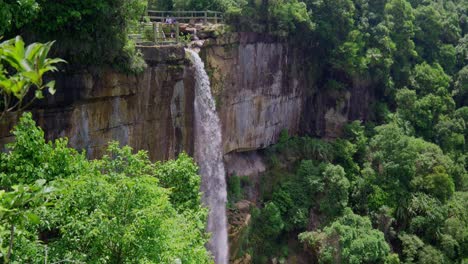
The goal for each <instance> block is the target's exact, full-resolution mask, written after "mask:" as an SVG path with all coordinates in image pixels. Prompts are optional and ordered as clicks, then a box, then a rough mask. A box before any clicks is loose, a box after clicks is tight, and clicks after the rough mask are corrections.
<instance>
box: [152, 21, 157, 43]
mask: <svg viewBox="0 0 468 264" xmlns="http://www.w3.org/2000/svg"><path fill="white" fill-rule="evenodd" d="M153 35H154V43H158V22H153Z"/></svg>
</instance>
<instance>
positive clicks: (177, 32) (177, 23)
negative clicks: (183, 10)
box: [175, 22, 180, 43]
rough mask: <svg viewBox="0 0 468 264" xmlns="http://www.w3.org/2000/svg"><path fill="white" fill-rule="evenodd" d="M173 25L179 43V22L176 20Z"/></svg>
mask: <svg viewBox="0 0 468 264" xmlns="http://www.w3.org/2000/svg"><path fill="white" fill-rule="evenodd" d="M175 26H176V42H177V43H179V34H180V33H179V32H180V29H179V22H176V24H175Z"/></svg>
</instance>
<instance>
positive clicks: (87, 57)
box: [0, 0, 147, 70]
mask: <svg viewBox="0 0 468 264" xmlns="http://www.w3.org/2000/svg"><path fill="white" fill-rule="evenodd" d="M2 5H6V6H7V8H6V9H3V8H0V9H1V10H2V11H1V12H6V13H7V15H8V13H10V14H11V15H10V16H5V17H2V18H1V19H0V35H2V34H3V33H6V35H7V36H10V35H14V34H15V33H17V32H18V31H20V32H26V33H27V34H26V35H25V36H27V37H28V39H32V40H38V41H47V40H49V39H56V40H57V42H58V43H60V45H58V46H57V47H56V49H55V54H58V55H59V56H60V57H63V58H66V59H67V60H68V61H69V62H70V64H71V65H73V66H74V67H78V68H81V67H87V66H91V65H93V66H103V65H111V66H117V68H119V67H120V69H122V68H123V69H130V70H138V69H139V68H138V67H137V68H136V69H135V68H130V67H131V66H134V65H132V63H133V62H132V61H133V60H136V58H133V57H135V56H138V54H137V53H135V52H134V51H132V52H128V49H127V50H126V49H125V48H124V47H125V46H126V45H128V44H127V42H128V39H127V34H128V33H129V29H130V27H131V26H133V25H134V24H135V23H136V22H137V21H138V20H139V19H140V18H141V16H142V15H143V13H144V11H145V8H146V5H147V1H144V0H117V1H115V0H97V1H81V0H71V1H58V2H57V1H56V2H51V1H47V0H35V1H34V0H21V1H10V0H6V2H5V1H1V2H0V7H2ZM4 10H5V11H4ZM3 24H7V25H8V26H7V27H6V28H5V26H4V27H3V28H2V25H3ZM2 29H3V31H2Z"/></svg>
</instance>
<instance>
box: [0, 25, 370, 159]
mask: <svg viewBox="0 0 468 264" xmlns="http://www.w3.org/2000/svg"><path fill="white" fill-rule="evenodd" d="M142 52H143V54H144V57H145V60H146V61H147V63H148V68H147V69H146V70H145V71H144V73H142V74H140V75H138V76H133V75H125V74H120V73H117V72H115V71H112V70H108V69H101V70H100V71H99V72H94V73H89V72H86V73H79V74H68V75H64V74H62V75H60V76H58V77H57V85H58V92H57V94H56V95H54V96H52V97H50V98H47V100H44V101H42V102H41V105H39V106H37V107H36V109H34V111H33V112H34V116H35V118H36V120H37V121H38V123H39V125H40V126H41V127H42V128H44V130H45V131H46V136H47V138H48V139H52V138H56V137H63V136H66V137H68V138H69V139H70V145H71V146H72V147H75V148H78V149H85V150H86V151H87V152H88V154H89V156H90V157H91V158H93V157H99V156H101V155H102V154H103V153H104V151H105V149H106V146H107V143H108V142H109V141H110V140H118V141H120V142H121V143H122V144H128V145H130V146H132V147H133V148H135V149H144V150H147V151H148V152H149V155H150V157H151V159H153V160H163V159H168V158H172V157H175V156H176V155H177V154H178V153H179V152H181V151H183V150H184V151H186V152H188V153H189V154H193V142H194V138H193V126H194V119H193V101H194V78H193V68H192V66H191V65H190V63H189V62H188V60H186V58H185V52H184V49H183V47H181V46H170V47H151V48H150V47H148V48H142ZM201 56H202V59H203V60H204V62H205V66H206V69H207V71H208V74H209V76H210V79H211V86H212V87H211V88H212V92H213V94H214V96H215V99H216V106H217V111H218V114H219V117H220V119H221V123H222V132H223V151H224V153H225V154H227V153H234V152H244V151H250V150H257V149H261V148H264V147H267V146H269V145H271V144H274V143H275V142H277V140H278V138H279V135H280V133H281V131H282V130H287V131H288V132H289V134H290V135H297V134H307V135H312V136H320V137H330V138H334V137H338V136H340V135H341V130H342V127H343V124H345V123H346V122H347V121H348V120H353V119H362V120H365V119H366V118H367V117H368V113H369V112H370V107H369V106H370V102H371V101H372V98H373V95H372V93H371V92H372V89H369V87H370V86H371V84H370V82H368V81H365V80H360V79H359V78H356V79H355V80H351V83H352V84H353V85H352V86H351V87H348V88H347V89H345V90H341V91H329V90H326V89H324V88H322V87H320V85H319V84H317V82H316V81H315V80H314V79H313V78H312V77H311V76H310V75H311V74H310V73H311V72H313V70H314V69H313V67H314V66H313V65H314V64H313V63H310V62H308V61H306V58H309V59H310V58H311V57H312V58H313V54H308V56H306V54H304V53H303V51H301V50H300V49H297V48H294V47H293V45H292V44H291V43H287V42H285V41H280V40H278V39H274V38H272V37H270V36H265V35H260V34H254V33H233V34H227V35H224V36H222V37H218V38H216V39H208V40H206V41H205V43H204V46H203V47H202V49H201ZM319 59H320V58H317V60H319ZM14 121H15V118H14V117H12V118H11V119H10V120H3V121H1V122H2V123H1V124H0V145H3V143H5V142H8V141H11V137H10V136H9V130H10V129H11V128H12V126H13V124H14Z"/></svg>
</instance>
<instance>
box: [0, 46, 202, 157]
mask: <svg viewBox="0 0 468 264" xmlns="http://www.w3.org/2000/svg"><path fill="white" fill-rule="evenodd" d="M143 52H144V54H145V58H146V60H147V63H148V68H147V69H146V70H145V72H144V73H143V74H140V75H138V76H132V75H125V74H119V73H116V72H115V71H111V70H102V71H101V72H99V73H94V74H90V73H80V74H74V75H61V76H59V77H58V79H57V85H58V89H57V90H58V92H57V94H56V95H55V96H53V97H51V98H49V101H47V102H44V104H45V105H47V106H42V107H39V108H40V109H36V110H34V111H33V113H34V117H35V119H36V120H37V122H38V124H39V125H40V126H41V127H42V128H43V129H44V130H45V132H46V137H47V138H48V139H53V138H57V137H63V136H66V137H68V138H69V142H70V145H71V146H72V147H75V148H77V149H85V150H86V151H87V153H88V156H89V157H91V158H93V157H98V156H101V155H102V154H103V153H104V151H105V149H106V147H107V143H108V142H109V141H111V140H118V141H119V142H121V144H122V145H126V144H128V145H130V146H132V147H134V148H135V149H144V150H147V151H148V152H149V155H150V157H151V159H153V160H162V159H168V158H172V157H175V155H177V153H179V152H181V151H182V150H185V151H187V152H189V153H192V152H193V135H192V126H193V111H192V109H193V90H194V89H193V85H194V83H193V78H192V74H191V68H190V67H188V62H187V61H186V60H185V53H184V50H183V49H180V48H161V49H151V50H143ZM14 120H15V117H11V119H10V121H9V122H8V121H7V122H6V124H3V125H2V126H1V127H0V143H2V142H6V141H9V140H10V138H8V131H9V129H10V128H11V127H12V126H13V123H14ZM4 123H5V122H4Z"/></svg>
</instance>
